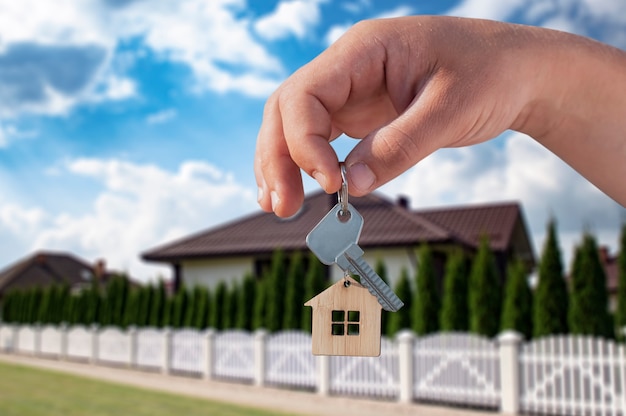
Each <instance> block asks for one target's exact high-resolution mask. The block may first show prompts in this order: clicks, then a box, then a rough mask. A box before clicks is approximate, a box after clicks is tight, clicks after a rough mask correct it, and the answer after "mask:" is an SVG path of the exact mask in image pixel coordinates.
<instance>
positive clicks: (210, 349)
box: [204, 328, 216, 380]
mask: <svg viewBox="0 0 626 416" xmlns="http://www.w3.org/2000/svg"><path fill="white" fill-rule="evenodd" d="M215 334H216V333H215V330H214V329H211V328H209V329H207V330H206V331H205V332H204V359H205V360H206V361H205V367H204V379H205V380H211V379H212V378H213V373H214V365H215Z"/></svg>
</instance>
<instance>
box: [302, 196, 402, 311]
mask: <svg viewBox="0 0 626 416" xmlns="http://www.w3.org/2000/svg"><path fill="white" fill-rule="evenodd" d="M342 206H345V207H347V208H346V209H342ZM362 228H363V217H362V216H361V214H359V212H358V211H357V210H356V209H355V208H354V207H353V206H352V205H351V204H348V203H347V201H345V202H341V201H340V203H338V204H337V205H335V206H334V207H333V208H332V209H331V210H330V211H329V212H328V214H326V216H325V217H324V218H322V220H321V221H320V222H319V223H318V224H317V225H316V226H315V228H313V230H311V232H310V233H309V235H307V237H306V244H307V246H309V248H310V249H311V251H312V252H313V253H315V255H316V256H317V257H318V258H319V259H320V261H321V262H322V263H324V264H326V265H331V264H333V263H336V264H337V265H338V266H339V267H341V269H342V270H343V271H344V272H347V273H352V274H357V275H359V276H361V284H362V285H363V286H365V287H366V288H367V289H368V290H369V292H370V293H371V294H372V295H374V296H376V298H377V299H378V302H379V303H380V304H381V306H382V307H383V309H385V310H387V311H391V312H395V311H397V310H398V309H400V308H401V307H402V306H403V305H404V303H403V302H402V301H401V300H400V298H398V296H396V294H395V293H393V290H391V288H390V287H389V286H387V284H386V283H385V282H384V281H383V279H381V278H380V276H378V275H377V274H376V272H375V271H374V269H372V268H371V267H370V265H369V264H367V262H366V261H365V260H364V259H363V250H362V249H361V247H359V245H358V241H359V237H360V235H361V230H362Z"/></svg>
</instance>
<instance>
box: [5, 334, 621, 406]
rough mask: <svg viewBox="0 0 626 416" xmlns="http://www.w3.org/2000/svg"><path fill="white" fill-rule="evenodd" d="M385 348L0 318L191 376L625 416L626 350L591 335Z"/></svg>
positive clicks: (61, 344)
mask: <svg viewBox="0 0 626 416" xmlns="http://www.w3.org/2000/svg"><path fill="white" fill-rule="evenodd" d="M381 347H382V348H381V355H380V357H375V358H371V357H369V358H365V357H327V356H319V357H316V356H313V355H312V354H311V337H310V335H309V334H305V333H303V332H299V331H286V332H281V333H276V334H269V333H267V332H266V331H257V332H254V333H248V332H244V331H224V332H215V331H213V330H207V331H196V330H190V329H185V330H177V331H173V330H169V329H154V328H145V329H129V330H126V331H123V330H120V329H118V328H111V327H108V328H100V329H98V328H95V327H94V328H85V327H81V326H76V327H53V326H44V327H38V326H11V325H0V351H1V352H4V353H19V354H23V355H34V356H41V357H45V358H52V359H60V360H72V361H84V362H90V363H92V364H94V365H105V366H123V367H129V368H136V369H138V370H143V371H159V372H162V373H165V374H178V375H184V376H189V377H202V378H206V379H216V380H227V381H232V382H238V383H250V384H256V385H259V386H262V385H272V386H276V387H284V388H290V389H293V388H297V389H305V390H311V391H317V392H318V393H319V394H322V395H330V394H332V395H344V396H363V397H373V398H379V399H386V400H396V401H399V402H404V403H410V402H414V401H426V402H430V403H441V404H450V405H455V406H469V407H480V408H485V409H492V410H500V411H502V412H505V413H526V414H545V415H607V416H626V392H625V388H626V351H625V348H624V346H623V345H620V344H616V343H614V342H612V341H607V340H602V339H596V338H590V337H573V336H567V337H564V336H563V337H550V338H545V339H541V340H537V341H533V342H530V343H523V342H522V340H521V337H520V336H519V335H517V334H515V333H511V332H507V333H504V334H501V335H500V336H499V337H498V338H497V339H495V340H489V339H486V338H482V337H478V336H476V335H471V334H457V333H444V334H436V335H431V336H427V337H423V338H417V337H415V336H414V335H413V334H412V333H410V332H403V333H401V334H400V335H399V336H398V337H397V338H395V339H393V340H391V339H383V340H382V345H381Z"/></svg>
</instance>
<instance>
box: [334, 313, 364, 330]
mask: <svg viewBox="0 0 626 416" xmlns="http://www.w3.org/2000/svg"><path fill="white" fill-rule="evenodd" d="M331 320H332V323H331V333H332V334H333V335H359V332H360V328H359V325H360V321H361V312H359V311H333V312H332V316H331Z"/></svg>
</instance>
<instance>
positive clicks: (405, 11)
mask: <svg viewBox="0 0 626 416" xmlns="http://www.w3.org/2000/svg"><path fill="white" fill-rule="evenodd" d="M413 13H414V11H413V8H412V7H410V6H398V7H396V8H395V9H392V10H388V11H386V12H383V13H380V14H379V15H377V16H375V18H376V19H389V18H393V17H402V16H409V15H411V14H413Z"/></svg>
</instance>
